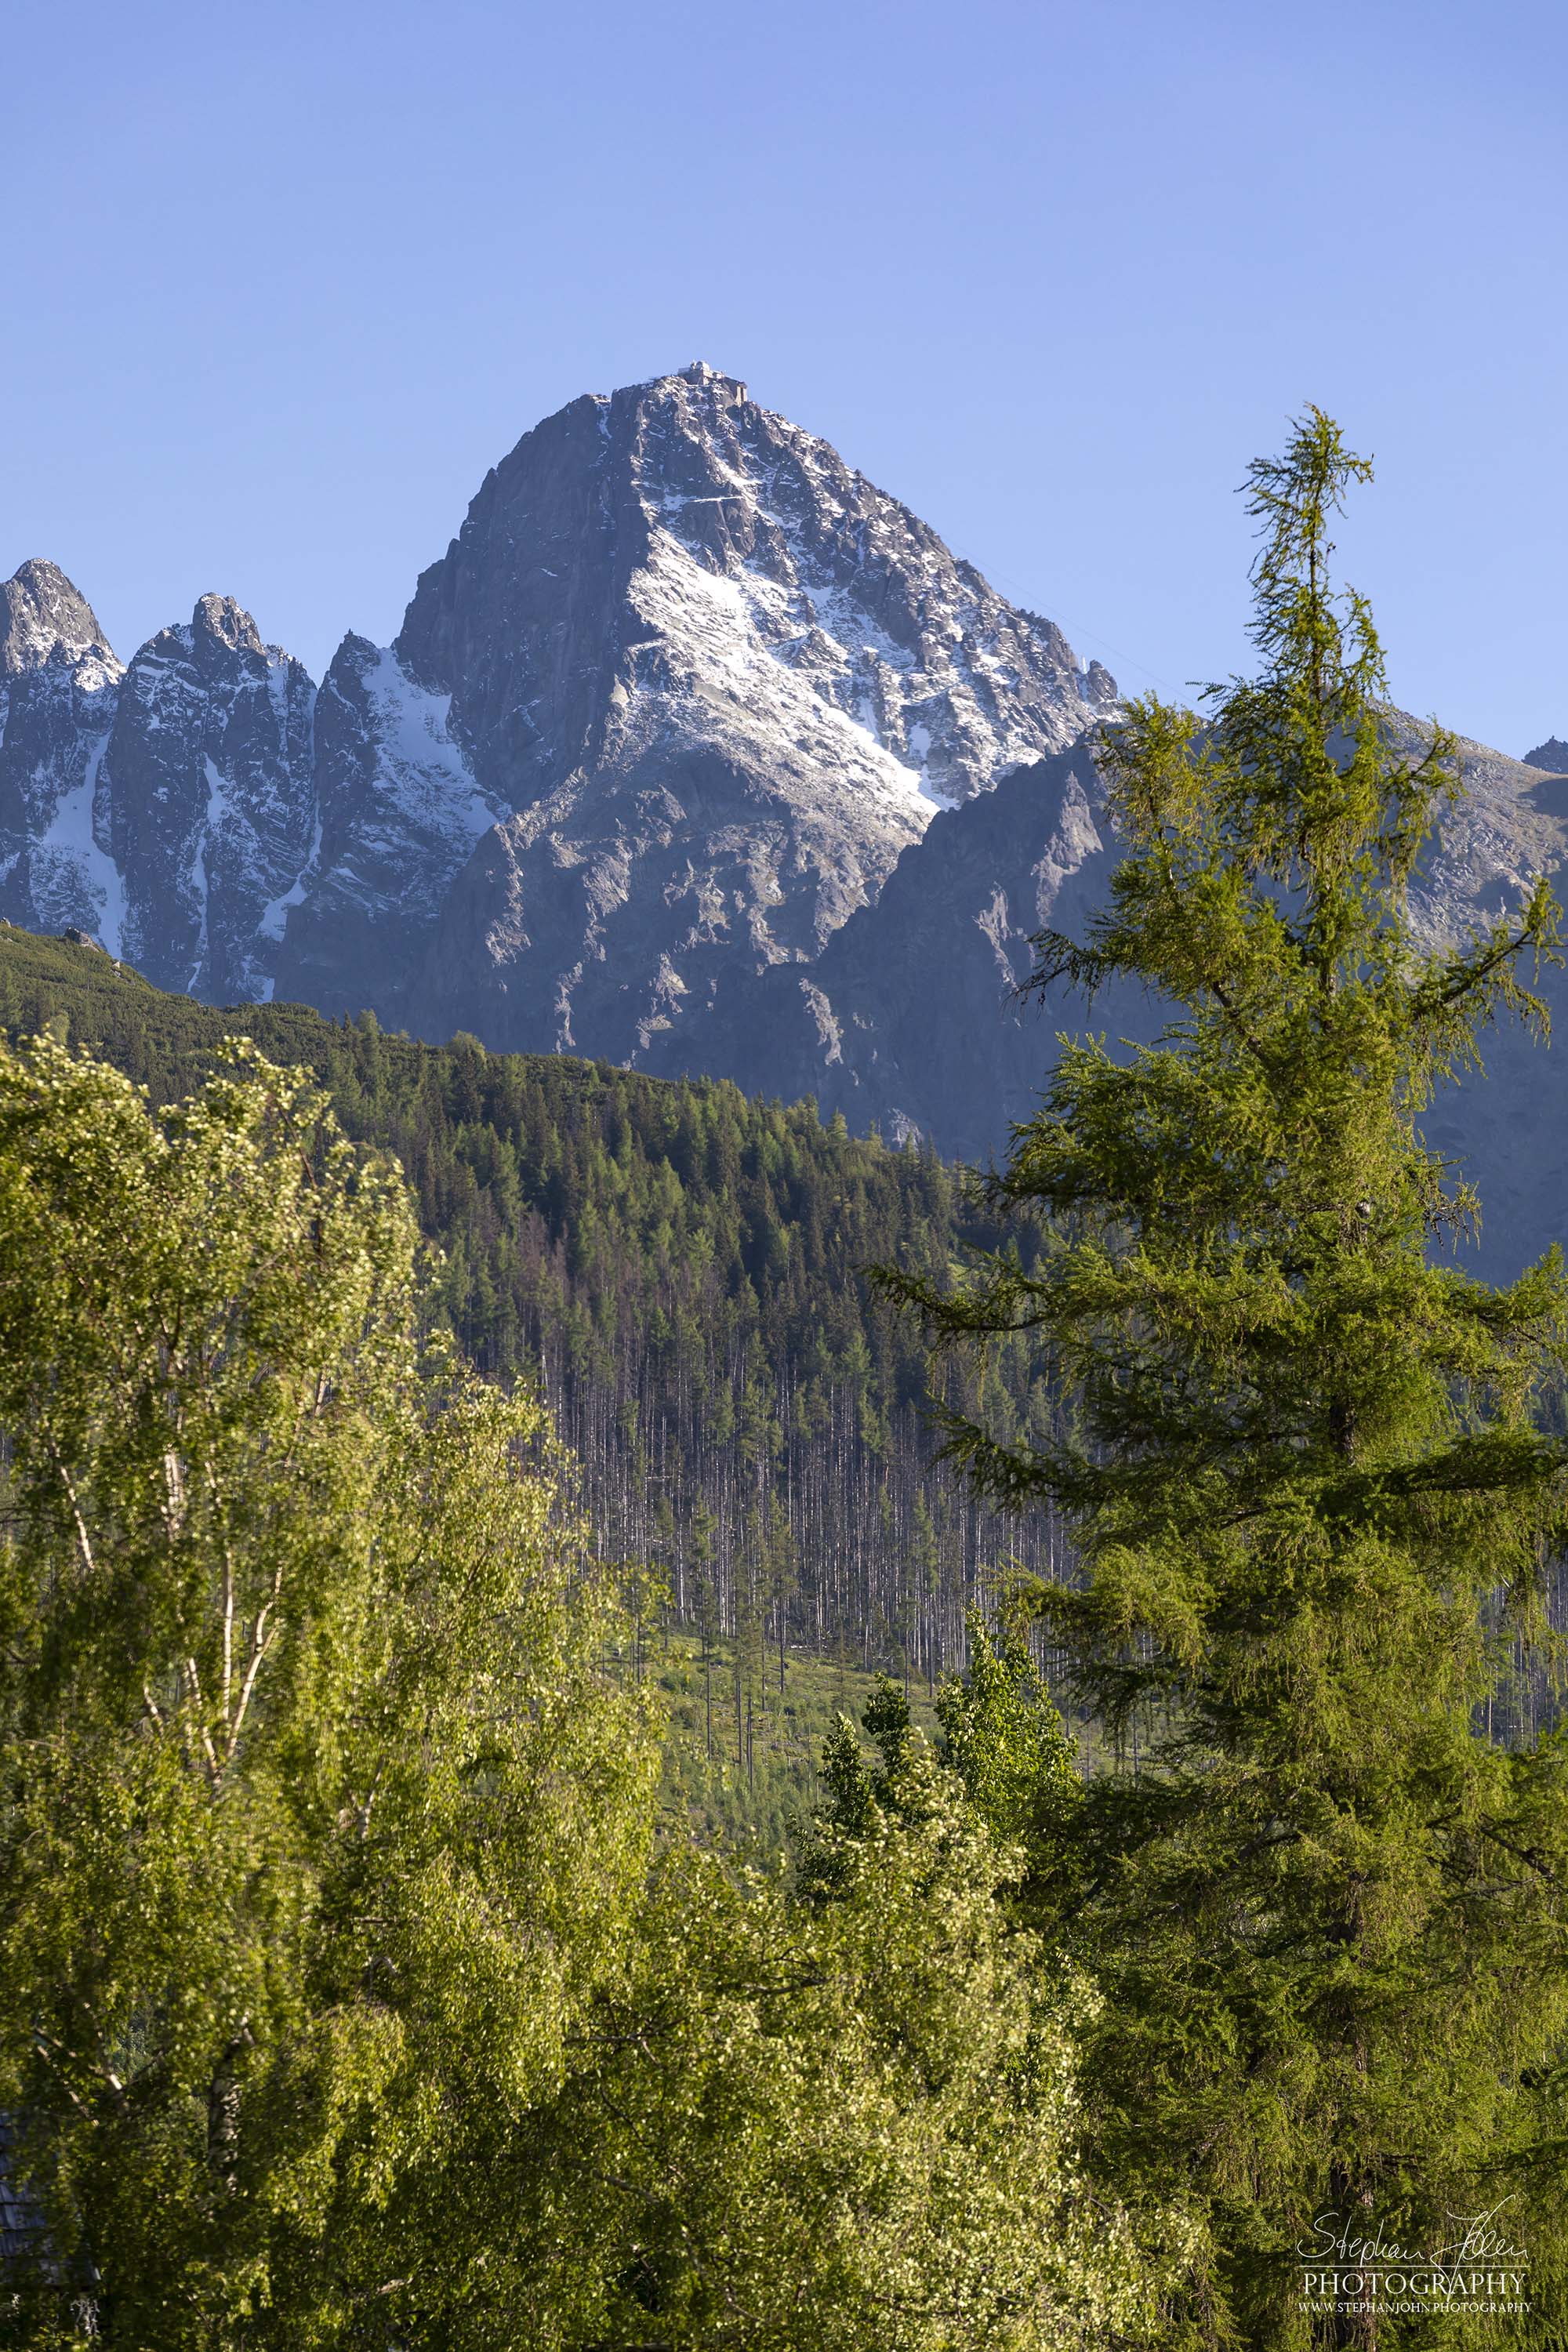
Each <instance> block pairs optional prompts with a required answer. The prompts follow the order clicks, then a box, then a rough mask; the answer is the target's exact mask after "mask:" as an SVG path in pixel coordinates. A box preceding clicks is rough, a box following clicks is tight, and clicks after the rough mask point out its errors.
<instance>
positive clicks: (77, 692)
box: [0, 364, 1116, 1060]
mask: <svg viewBox="0 0 1568 2352" xmlns="http://www.w3.org/2000/svg"><path fill="white" fill-rule="evenodd" d="M3 611H4V615H5V634H4V636H3V637H0V646H3V647H4V648H5V664H6V668H5V673H4V675H5V676H6V677H7V678H8V679H11V680H12V681H13V682H12V687H11V698H10V716H9V717H8V718H7V721H6V725H5V733H4V735H3V736H0V913H5V915H7V916H9V917H10V918H11V919H13V920H16V921H19V922H24V923H28V922H31V923H36V924H39V925H42V926H44V927H46V928H56V929H58V928H59V927H61V926H62V925H63V924H64V923H67V922H69V923H73V924H77V925H79V926H81V927H82V928H85V929H90V930H93V931H95V932H97V933H98V934H99V935H100V937H102V938H103V940H104V942H105V944H106V945H108V946H110V948H111V949H113V950H115V951H116V952H120V953H123V954H125V955H126V956H128V957H130V958H131V959H132V961H135V962H136V963H137V964H138V965H139V966H140V967H141V968H142V970H143V971H146V972H147V974H148V977H149V978H151V979H153V980H156V981H158V982H160V984H162V985H164V986H170V987H179V988H184V989H187V990H189V991H191V992H194V993H195V994H197V995H201V996H205V997H207V998H209V999H214V1000H217V1001H224V1000H225V999H234V998H239V997H266V996H268V995H269V994H270V993H272V992H274V991H277V992H280V993H282V994H284V995H294V996H298V997H300V998H303V999H305V1000H306V1001H308V1002H310V1003H314V1004H317V1005H320V1006H321V1007H322V1008H323V1009H324V1010H328V1011H334V1012H335V1011H341V1010H355V1009H358V1008H359V1007H360V1006H361V1005H363V1004H366V1003H369V1004H371V1005H372V1006H374V1009H375V1010H376V1011H378V1012H379V1013H380V1014H381V1015H382V1017H383V1019H384V1020H388V1021H391V1022H394V1023H396V1024H399V1025H406V1026H408V1027H411V1028H414V1029H416V1030H418V1031H420V1032H422V1033H425V1034H440V1035H443V1036H444V1035H447V1034H449V1033H450V1031H451V1030H452V1029H453V1028H455V1027H459V1026H461V1027H468V1028H472V1029H476V1030H478V1031H479V1033H480V1034H483V1035H484V1036H486V1037H487V1038H489V1040H490V1041H491V1042H493V1043H495V1044H497V1045H508V1046H528V1047H533V1048H542V1049H550V1048H556V1047H559V1048H563V1049H566V1050H572V1051H577V1052H582V1053H589V1054H599V1055H607V1056H610V1057H612V1058H615V1059H618V1060H624V1059H634V1058H638V1057H641V1056H643V1055H646V1054H647V1051H648V1049H649V1047H650V1045H652V1044H653V1043H654V1041H656V1040H658V1039H661V1038H664V1037H667V1036H668V1035H669V1034H678V1035H679V1034H685V1032H686V1031H687V1030H688V1029H689V1026H690V1024H691V1022H692V1019H693V1017H694V1016H695V1015H696V1014H697V1013H700V1011H701V1010H703V1009H704V1008H706V1007H707V1006H708V1005H709V1004H710V1003H711V1002H712V1000H713V997H714V993H715V992H716V990H717V987H718V985H719V982H720V980H721V977H722V976H723V975H724V974H725V973H726V972H728V971H731V969H734V970H737V971H744V972H748V973H750V972H753V971H763V970H764V969H766V968H767V967H768V966H769V965H771V964H773V963H777V962H795V963H798V962H803V961H809V960H810V959H811V958H812V957H814V956H815V955H816V953H817V952H818V950H820V949H821V947H822V946H823V944H824V943H825V941H826V940H827V939H829V938H830V937H831V936H832V934H833V932H834V931H835V930H836V929H837V928H838V927H839V925H840V924H841V923H843V922H844V920H845V919H846V918H847V916H849V915H850V914H851V913H853V912H854V911H855V909H856V908H858V907H861V906H864V905H866V904H868V902H869V901H870V900H871V899H873V898H875V896H876V894H877V892H878V891H879V888H880V887H881V885H882V884H883V882H884V881H885V880H886V878H887V877H888V875H889V873H890V872H891V870H892V868H893V866H894V865H895V864H896V862H897V860H898V858H899V856H900V853H901V852H902V851H903V850H905V849H906V848H908V847H909V846H910V845H911V844H912V843H914V842H916V841H918V840H919V839H920V838H921V835H922V834H923V832H924V830H925V828H926V826H927V824H929V823H930V822H931V818H932V816H933V815H934V814H936V813H937V812H938V811H939V810H942V809H945V808H948V807H951V806H956V805H958V804H960V803H963V802H964V801H966V800H968V799H971V798H972V797H973V795H974V794H975V793H981V792H984V791H985V790H987V789H988V788H989V787H990V786H991V785H992V784H993V783H994V782H995V781H996V779H997V778H998V777H999V776H1000V775H1002V774H1004V773H1005V772H1007V770H1009V769H1010V768H1012V767H1015V766H1016V764H1017V763H1018V762H1019V761H1023V760H1029V759H1034V758H1037V757H1039V756H1040V755H1041V754H1042V753H1047V752H1050V751H1057V750H1059V749H1061V748H1063V747H1064V746H1065V745H1067V744H1068V743H1070V742H1072V741H1073V740H1076V739H1077V738H1078V737H1079V735H1080V734H1081V733H1082V731H1083V730H1084V728H1085V727H1086V726H1087V725H1089V724H1090V723H1092V721H1093V720H1094V719H1096V718H1097V717H1099V716H1101V715H1103V714H1104V713H1105V712H1106V711H1108V710H1110V709H1113V708H1114V705H1115V699H1116V689H1115V686H1114V683H1113V681H1112V680H1111V679H1110V677H1108V676H1107V675H1106V673H1105V672H1104V671H1103V670H1102V669H1100V667H1099V666H1098V665H1094V664H1091V665H1089V667H1088V668H1080V667H1079V664H1078V662H1077V661H1076V660H1075V658H1074V656H1073V654H1072V651H1071V649H1070V647H1069V646H1068V644H1067V642H1066V640H1065V639H1064V638H1063V636H1062V635H1061V632H1060V631H1059V630H1058V628H1057V627H1056V626H1055V625H1054V624H1053V623H1051V622H1049V621H1046V620H1042V619H1040V618H1038V617H1037V615H1035V614H1028V613H1025V612H1021V611H1019V610H1017V609H1016V608H1015V607H1014V606H1012V605H1010V604H1006V603H1005V601H1004V600H1003V599H1002V598H1001V597H999V596H998V595H996V594H995V593H994V591H993V590H992V589H991V588H989V587H988V586H987V584H986V583H985V582H984V580H983V579H982V578H981V576H980V574H979V573H978V572H975V571H974V570H973V568H972V567H971V566H970V565H968V564H966V563H963V562H959V561H958V560H956V559H955V558H954V557H953V556H952V554H951V553H950V552H949V551H948V550H947V548H946V547H944V546H943V544H942V541H941V540H940V539H938V538H937V536H936V534H935V533H934V532H933V531H931V530H929V529H928V528H927V526H926V525H925V524H924V523H922V522H921V520H919V518H918V517H917V516H915V515H913V514H911V513H910V511H909V509H907V508H905V507H902V506H900V504H899V503H898V501H897V500H896V499H891V498H889V497H888V496H887V495H886V494H885V493H884V492H882V491H880V490H879V489H877V488H874V487H873V486H872V485H871V484H870V483H868V481H866V480H865V479H864V478H863V477H862V476H860V475H858V474H856V473H853V472H851V471H850V469H849V468H848V467H847V466H846V465H845V464H844V462H843V461H842V459H841V458H840V457H838V456H837V452H836V451H834V450H833V449H832V448H830V447H829V446H828V445H827V444H826V442H824V441H821V440H819V439H817V438H816V436H813V435H811V434H808V433H805V432H804V431H802V430H801V428H800V427H798V426H796V425H792V424H790V423H789V422H788V421H787V420H786V419H784V417H781V416H776V415H773V414H771V413H770V412H769V411H767V410H766V409H763V408H762V407H760V406H758V404H756V403H755V402H753V401H752V400H751V399H750V398H749V397H748V396H747V394H746V389H745V386H744V385H743V384H741V383H736V382H735V381H734V380H733V379H732V378H731V377H728V376H724V375H721V374H719V373H716V372H715V371H714V370H712V369H710V368H708V367H706V366H702V365H700V364H699V365H696V366H693V367H691V368H689V369H687V370H685V371H684V372H683V373H680V374H679V375H673V376H667V377H662V378H659V379H658V381H656V382H654V383H647V384H639V385H634V386H632V387H631V388H629V389H628V390H626V391H623V392H618V393H616V394H613V395H609V396H604V395H599V394H592V395H589V396H587V397H585V398H584V399H582V400H578V401H574V403H573V404H571V405H570V406H569V407H567V408H565V409H563V410H562V411H561V413H560V414H559V415H556V416H552V417H550V418H548V419H547V420H546V421H545V422H544V423H543V424H542V425H539V426H538V427H536V428H535V430H534V431H533V432H531V433H529V434H526V435H525V436H524V437H523V439H522V440H521V442H520V443H519V445H518V446H517V447H516V448H515V449H514V450H513V451H512V453H511V455H510V457H507V458H505V459H504V460H503V461H502V463H501V464H500V466H499V467H496V468H495V469H494V470H493V471H492V472H491V473H490V474H489V475H488V476H487V478H486V479H485V481H484V483H483V485H482V486H481V488H480V489H479V494H478V496H477V497H476V498H475V499H474V501H473V504H472V506H471V507H470V509H469V511H468V519H467V520H466V521H465V523H464V525H463V528H462V530H461V531H460V533H459V534H458V538H457V539H456V540H454V541H453V542H452V544H451V546H450V548H449V549H448V550H447V554H446V556H445V557H444V558H443V559H442V560H441V561H440V562H437V563H436V564H434V565H432V566H431V568H430V569H429V570H428V571H427V572H425V573H424V574H423V576H422V577H421V579H420V581H419V583H418V586H417V588H416V593H415V595H414V598H413V601H412V603H411V604H410V605H409V607H408V612H407V615H406V618H405V622H404V625H403V629H402V631H401V633H400V635H399V636H398V638H397V640H396V642H395V645H394V646H385V647H378V646H373V645H371V644H370V643H369V642H368V640H366V639H364V638H363V637H357V636H353V635H351V636H349V637H347V638H345V640H344V642H343V644H342V646H341V647H340V649H339V651H338V653H337V655H336V656H335V657H334V659H333V661H332V663H331V667H330V669H329V671H328V674H327V677H326V679H325V680H324V682H323V683H322V686H321V689H320V692H319V693H318V692H317V691H316V689H315V688H313V687H312V685H311V683H310V680H309V679H308V678H307V677H306V676H305V673H304V672H303V670H301V669H300V667H299V665H298V664H297V663H293V662H291V661H290V660H289V657H288V656H286V655H285V654H283V653H282V652H281V651H280V650H279V648H278V647H276V646H265V645H264V644H263V643H262V641H261V638H260V635H259V634H258V631H257V629H256V626H255V625H254V623H253V622H252V621H251V620H250V618H249V616H248V614H244V613H242V612H240V610H239V609H238V608H237V606H236V605H234V604H232V603H230V602H229V601H228V600H226V599H224V598H219V597H216V596H208V597H204V598H203V599H202V600H201V602H200V604H198V605H197V607H196V610H195V614H194V615H193V617H192V620H191V622H190V623H189V624H188V625H184V626H182V627H179V628H174V629H168V630H164V631H163V632H162V633H161V634H160V635H158V636H157V637H154V638H153V640H152V641H151V643H150V644H149V645H147V646H143V647H142V650H141V651H140V652H139V653H138V654H137V655H136V656H135V657H134V659H133V660H132V664H131V666H130V668H129V670H128V671H125V672H124V673H121V668H120V665H119V664H118V662H116V661H115V659H114V657H113V656H112V654H110V651H109V648H108V647H107V646H106V645H105V644H104V642H103V639H102V633H101V631H100V629H99V628H98V625H97V623H96V621H95V620H94V618H93V615H92V614H91V611H90V609H89V606H88V605H87V604H86V603H85V602H84V600H83V599H82V598H81V597H80V596H79V594H78V593H77V592H76V591H75V590H74V589H73V588H72V587H71V585H70V583H68V581H66V580H65V579H64V578H63V576H62V575H61V574H59V573H58V572H55V571H53V569H52V568H51V567H49V566H47V565H44V564H38V563H30V564H26V565H24V566H23V567H22V570H21V571H20V572H18V573H17V574H16V578H15V580H14V581H13V582H11V583H9V584H8V585H7V587H6V589H5V604H4V607H3ZM18 681H19V683H18ZM35 706H36V707H35Z"/></svg>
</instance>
